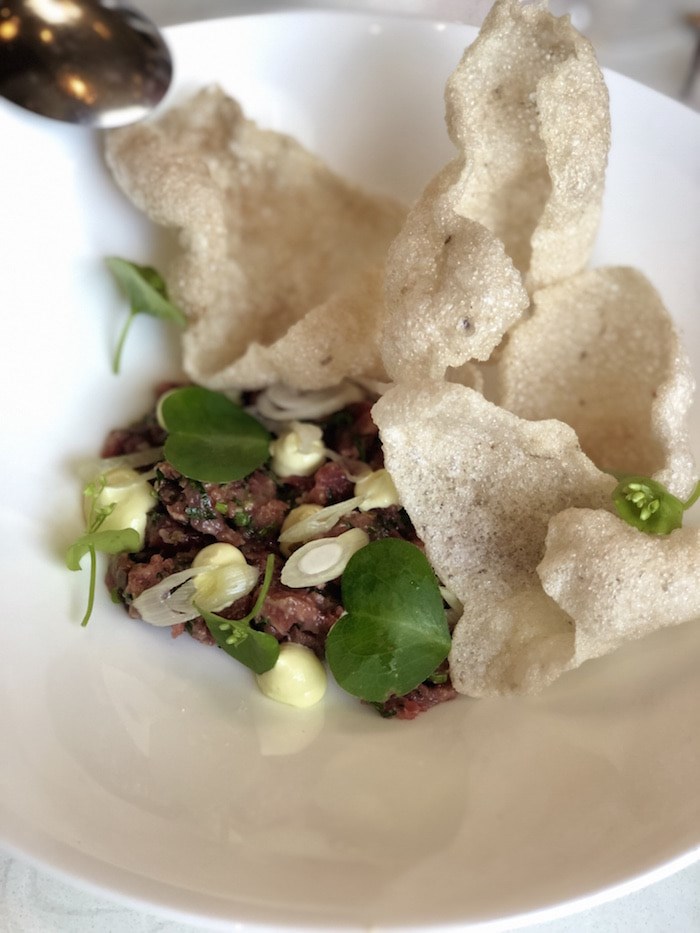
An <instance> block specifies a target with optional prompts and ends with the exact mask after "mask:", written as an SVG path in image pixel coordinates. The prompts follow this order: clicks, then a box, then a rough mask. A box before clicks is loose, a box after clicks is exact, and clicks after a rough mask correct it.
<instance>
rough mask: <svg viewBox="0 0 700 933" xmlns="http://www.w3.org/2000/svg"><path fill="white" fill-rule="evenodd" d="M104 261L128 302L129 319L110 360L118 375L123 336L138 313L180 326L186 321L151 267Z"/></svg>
mask: <svg viewBox="0 0 700 933" xmlns="http://www.w3.org/2000/svg"><path fill="white" fill-rule="evenodd" d="M105 262H106V263H107V267H108V268H109V270H110V272H111V273H112V275H113V276H114V278H115V279H116V280H117V284H118V285H119V287H120V288H121V290H122V291H123V292H124V294H125V295H126V297H127V299H128V301H129V316H128V317H127V319H126V322H125V324H124V326H123V328H122V331H121V333H120V335H119V339H118V340H117V346H116V348H115V351H114V359H113V360H112V370H113V371H114V372H115V373H118V372H119V368H120V366H121V357H122V351H123V349H124V343H125V341H126V336H127V334H128V333H129V330H130V329H131V325H132V324H133V322H134V318H135V317H136V315H137V314H150V315H151V316H152V317H157V318H161V319H162V320H164V321H172V322H173V323H174V324H178V325H180V326H181V327H184V326H185V324H186V323H187V318H186V317H185V315H184V314H183V312H182V311H181V310H180V309H179V308H178V307H176V306H175V305H174V304H172V302H170V301H169V300H168V295H167V290H166V287H165V282H164V281H163V279H162V278H161V276H160V275H159V274H158V272H156V270H155V269H154V268H152V266H138V265H136V263H133V262H128V260H126V259H119V258H117V257H116V256H110V257H109V258H108V259H106V260H105Z"/></svg>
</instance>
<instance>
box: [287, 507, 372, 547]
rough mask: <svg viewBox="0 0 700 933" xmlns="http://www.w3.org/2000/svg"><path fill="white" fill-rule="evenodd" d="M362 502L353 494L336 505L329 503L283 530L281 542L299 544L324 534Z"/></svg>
mask: <svg viewBox="0 0 700 933" xmlns="http://www.w3.org/2000/svg"><path fill="white" fill-rule="evenodd" d="M361 502H362V498H361V497H360V496H353V498H352V499H344V500H343V501H342V502H336V503H335V505H327V506H326V507H325V508H323V509H319V510H318V512H314V513H313V514H312V515H309V517H308V518H303V519H302V520H301V521H300V522H297V523H296V525H292V526H291V527H290V528H287V530H286V531H283V532H282V534H281V535H280V536H279V538H278V541H279V542H280V544H298V543H299V542H300V541H309V540H310V539H311V538H315V537H317V536H318V535H323V534H325V533H326V532H327V531H330V530H331V528H332V527H333V526H334V525H336V524H337V523H338V521H339V520H340V519H341V518H342V517H343V516H344V515H347V514H348V513H349V512H352V511H354V510H355V509H356V508H357V507H358V506H359V505H360V503H361Z"/></svg>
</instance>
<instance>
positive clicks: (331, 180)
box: [106, 88, 404, 390]
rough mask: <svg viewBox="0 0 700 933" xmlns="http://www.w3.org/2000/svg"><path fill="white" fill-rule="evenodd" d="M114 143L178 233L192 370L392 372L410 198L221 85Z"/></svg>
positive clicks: (175, 273)
mask: <svg viewBox="0 0 700 933" xmlns="http://www.w3.org/2000/svg"><path fill="white" fill-rule="evenodd" d="M106 154H107V161H108V163H109V165H110V167H111V169H112V172H113V174H114V176H115V178H116V180H117V182H118V183H119V184H120V186H121V187H122V188H123V189H124V191H125V192H126V194H127V195H128V196H129V197H130V198H131V200H132V201H134V203H135V204H136V206H137V207H138V208H140V209H141V210H142V211H144V212H145V213H146V214H148V215H149V216H150V217H151V218H152V219H153V220H154V221H155V222H156V223H157V224H160V225H162V226H165V227H169V228H173V229H175V230H176V231H177V232H178V249H177V254H176V256H175V258H174V261H173V263H172V265H171V267H170V268H169V269H168V270H167V271H166V280H167V282H168V287H169V291H170V294H171V296H172V298H173V300H174V301H176V302H177V303H178V304H180V306H181V307H182V308H183V309H184V311H185V312H186V314H187V316H188V319H189V326H188V328H187V331H186V333H185V336H184V341H183V352H184V366H185V370H186V372H187V373H188V375H189V376H190V377H191V378H192V379H194V380H195V381H197V382H199V383H201V384H202V385H206V386H209V387H211V388H214V389H224V390H225V389H230V388H247V389H255V388H261V387H263V386H266V385H269V384H271V383H273V382H277V381H280V380H284V381H286V382H288V383H289V384H291V385H295V386H301V387H304V388H321V387H324V386H329V385H333V384H334V383H337V382H339V381H341V379H342V378H343V377H345V376H353V375H368V376H372V377H377V378H381V377H382V376H383V369H382V367H381V364H380V361H379V357H378V352H377V349H376V336H375V332H376V328H377V326H378V318H379V316H380V315H381V310H382V269H383V264H384V258H385V254H386V250H387V247H388V245H389V243H390V242H391V240H392V239H393V237H394V236H395V234H396V233H397V231H398V229H399V227H400V225H401V223H402V220H403V217H404V211H403V208H401V207H399V206H398V205H397V204H395V203H394V202H392V201H390V200H388V199H382V198H375V197H370V196H369V195H367V194H365V193H363V192H361V191H359V190H358V189H356V188H354V187H353V186H351V185H350V184H348V183H346V182H344V181H343V180H341V179H340V178H338V177H337V176H336V175H334V174H333V172H331V171H330V169H328V168H327V167H326V166H325V165H324V164H323V163H322V162H321V160H320V159H318V158H316V157H315V156H313V155H311V154H310V153H308V152H307V151H306V150H305V149H304V148H303V147H302V146H301V145H299V144H298V143H297V142H295V141H294V140H293V139H291V138H290V137H288V136H285V135H282V134H279V133H273V132H271V131H266V130H262V129H259V128H258V127H257V126H256V125H255V124H254V123H252V122H251V121H249V120H246V119H245V117H244V115H243V112H242V110H241V108H240V106H239V105H238V104H237V103H236V102H235V101H233V100H231V99H230V98H228V97H227V96H226V95H225V94H224V93H223V92H222V91H221V90H220V89H218V88H208V89H206V90H204V91H201V92H200V93H199V94H197V95H196V96H195V97H194V98H192V99H191V100H190V101H189V102H187V103H186V104H184V105H182V106H180V107H177V108H174V109H172V110H171V111H169V112H168V113H167V114H166V115H165V116H164V117H163V118H162V119H161V120H159V121H158V122H156V123H152V124H138V125H136V126H131V127H126V128H124V129H121V130H115V131H113V132H111V133H110V134H108V137H107V148H106Z"/></svg>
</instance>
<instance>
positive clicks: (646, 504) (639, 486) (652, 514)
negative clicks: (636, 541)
mask: <svg viewBox="0 0 700 933" xmlns="http://www.w3.org/2000/svg"><path fill="white" fill-rule="evenodd" d="M617 478H618V479H619V480H620V482H619V483H618V484H617V486H616V487H615V489H614V490H613V494H612V496H613V502H614V504H615V508H616V510H617V514H618V515H619V516H620V518H622V519H624V520H625V521H626V522H628V523H629V524H630V525H634V527H635V528H638V529H639V530H640V531H644V532H646V533H647V534H651V535H667V534H669V533H670V532H672V531H673V530H674V529H675V528H680V527H681V525H682V524H683V512H684V511H685V510H686V509H687V508H689V507H690V506H691V505H692V504H693V502H694V501H695V499H696V498H697V496H698V490H699V489H700V484H698V487H697V488H696V489H695V492H694V493H693V495H692V496H691V497H690V498H689V499H688V500H687V502H682V501H681V500H680V499H677V498H676V496H674V495H673V494H672V493H670V492H669V491H668V489H666V487H665V486H662V485H661V483H657V482H656V481H655V480H653V479H649V478H648V477H647V476H634V475H627V476H619V475H618V477H617Z"/></svg>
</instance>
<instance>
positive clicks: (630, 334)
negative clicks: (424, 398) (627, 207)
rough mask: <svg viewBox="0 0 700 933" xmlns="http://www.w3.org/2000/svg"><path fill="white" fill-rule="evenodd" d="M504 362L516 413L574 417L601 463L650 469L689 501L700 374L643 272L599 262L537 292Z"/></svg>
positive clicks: (505, 397)
mask: <svg viewBox="0 0 700 933" xmlns="http://www.w3.org/2000/svg"><path fill="white" fill-rule="evenodd" d="M497 366H498V373H499V383H500V393H499V398H498V401H499V402H500V403H501V404H502V405H503V406H504V407H505V408H507V409H508V410H509V411H512V412H514V413H515V414H517V415H519V416H520V417H521V418H528V419H532V420H535V419H542V418H557V419H559V420H560V421H564V422H566V423H567V424H569V425H571V427H572V428H574V430H575V431H576V433H577V435H578V438H579V441H580V443H581V446H582V448H583V450H584V451H585V452H586V453H587V454H588V456H589V457H590V458H591V459H592V460H593V461H594V463H595V464H596V465H597V466H598V467H599V468H600V469H602V470H610V471H613V472H623V473H633V474H641V475H644V476H651V477H652V478H654V479H656V480H658V481H659V482H661V483H662V484H663V485H665V486H666V487H667V488H668V489H669V490H670V491H671V492H672V493H674V494H675V495H677V496H679V497H680V498H682V499H683V498H685V497H686V496H687V495H689V494H690V492H691V491H692V489H693V487H694V485H695V482H696V480H697V472H696V468H695V463H694V458H693V453H692V447H691V441H690V432H689V427H688V412H689V409H690V406H691V404H692V402H693V397H694V392H695V380H694V378H693V374H692V370H691V366H690V362H689V360H688V356H687V354H686V352H685V350H684V349H683V346H682V343H681V340H680V338H679V335H678V333H677V331H676V328H675V326H674V323H673V321H672V319H671V317H670V315H669V314H668V312H667V310H666V308H665V307H664V305H663V302H662V301H661V298H660V297H659V295H658V293H657V292H656V290H655V289H654V288H653V286H652V285H651V283H650V282H649V281H648V280H647V279H646V278H645V276H644V275H643V274H642V273H641V272H638V271H637V270H635V269H631V268H607V269H594V270H592V271H589V272H584V273H582V274H580V275H578V276H575V277H573V278H570V279H568V280H567V281H565V282H561V283H559V284H557V285H553V286H550V287H549V288H547V289H543V290H541V291H539V292H537V293H536V294H535V295H534V298H533V313H532V315H531V316H530V317H529V318H528V319H527V320H525V321H523V322H521V323H520V324H519V325H518V326H517V327H515V328H514V329H513V330H512V331H511V333H510V336H509V340H508V341H507V343H506V345H505V347H504V348H503V350H502V353H501V355H500V359H499V361H498V364H497Z"/></svg>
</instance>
